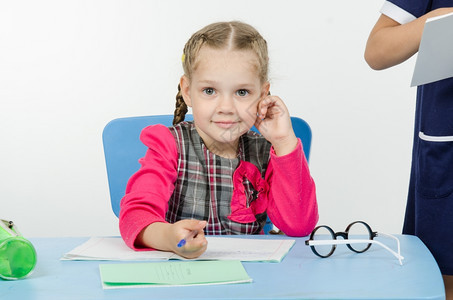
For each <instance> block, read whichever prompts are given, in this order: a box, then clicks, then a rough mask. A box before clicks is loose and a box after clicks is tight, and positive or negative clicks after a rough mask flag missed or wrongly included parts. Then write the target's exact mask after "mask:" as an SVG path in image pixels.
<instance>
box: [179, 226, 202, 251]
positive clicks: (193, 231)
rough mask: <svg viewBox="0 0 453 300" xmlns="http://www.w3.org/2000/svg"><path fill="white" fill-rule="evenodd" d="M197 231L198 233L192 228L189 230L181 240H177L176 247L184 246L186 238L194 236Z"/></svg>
mask: <svg viewBox="0 0 453 300" xmlns="http://www.w3.org/2000/svg"><path fill="white" fill-rule="evenodd" d="M197 233H198V231H197V230H192V231H191V232H189V233H188V234H187V235H186V236H185V237H184V238H183V239H182V240H180V241H179V243H178V248H181V247H182V246H184V245H185V244H186V243H187V240H188V239H189V238H191V237H194V236H196V235H197Z"/></svg>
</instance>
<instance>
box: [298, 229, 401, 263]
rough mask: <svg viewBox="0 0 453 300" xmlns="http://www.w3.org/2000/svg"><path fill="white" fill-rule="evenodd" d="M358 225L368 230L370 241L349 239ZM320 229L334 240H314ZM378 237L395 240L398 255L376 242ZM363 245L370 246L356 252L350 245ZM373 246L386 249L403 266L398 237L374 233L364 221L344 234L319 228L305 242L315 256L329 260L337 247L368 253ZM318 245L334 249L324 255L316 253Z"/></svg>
mask: <svg viewBox="0 0 453 300" xmlns="http://www.w3.org/2000/svg"><path fill="white" fill-rule="evenodd" d="M358 223H359V224H362V225H364V226H365V228H366V229H367V231H368V234H369V239H368V240H366V239H349V230H350V229H351V227H352V226H353V225H355V224H358ZM320 228H325V229H327V230H328V231H329V233H330V234H331V236H332V238H333V239H332V240H314V239H313V237H314V236H315V234H316V231H318V229H320ZM378 236H385V237H389V238H392V239H394V240H395V241H396V243H397V247H398V253H396V252H395V251H393V250H392V249H390V248H389V247H387V246H386V245H384V244H383V243H381V242H379V241H376V240H374V238H375V237H378ZM337 237H342V238H343V240H337ZM363 243H367V244H368V245H367V246H366V247H365V248H364V249H363V250H356V249H354V248H353V247H352V246H351V245H350V244H363ZM372 244H378V245H380V246H381V247H383V248H384V249H386V250H387V251H389V252H390V253H391V254H392V255H393V256H395V257H396V258H397V259H398V261H399V263H400V265H403V262H402V260H403V259H404V257H403V256H402V255H401V251H400V241H399V239H398V238H397V237H395V236H393V235H391V234H386V233H382V232H380V233H378V232H377V231H372V230H371V227H370V226H369V225H368V224H367V223H365V222H363V221H355V222H352V223H351V224H349V225H348V227H346V230H345V231H344V232H342V231H339V232H334V231H333V230H332V228H330V227H329V226H327V225H320V226H317V227H316V228H315V229H313V231H312V232H311V234H310V238H309V239H308V240H306V241H305V245H307V246H310V248H311V250H312V251H313V253H314V254H315V255H317V256H319V257H321V258H327V257H329V256H331V255H332V254H333V253H334V252H335V249H336V247H337V246H336V245H346V246H347V247H348V248H349V250H351V251H353V252H355V253H363V252H365V251H367V250H368V249H370V247H371V245H372ZM316 245H318V246H321V245H331V246H332V249H331V250H330V252H329V253H328V254H325V255H322V254H320V253H319V252H318V251H316V249H315V246H316Z"/></svg>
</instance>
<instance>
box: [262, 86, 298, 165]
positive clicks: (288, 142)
mask: <svg viewBox="0 0 453 300" xmlns="http://www.w3.org/2000/svg"><path fill="white" fill-rule="evenodd" d="M255 127H256V129H258V130H259V132H260V133H261V134H262V135H263V136H264V138H265V139H266V140H268V141H269V142H270V143H271V144H272V146H273V147H274V151H275V153H276V154H277V155H278V156H283V155H286V154H289V153H291V152H292V151H293V150H294V149H295V148H296V146H297V138H296V135H295V134H294V130H293V127H292V125H291V118H290V115H289V112H288V109H287V108H286V105H285V103H283V101H282V99H280V97H278V96H273V95H270V96H267V97H265V98H264V99H263V100H261V101H260V102H259V103H258V110H257V118H256V121H255Z"/></svg>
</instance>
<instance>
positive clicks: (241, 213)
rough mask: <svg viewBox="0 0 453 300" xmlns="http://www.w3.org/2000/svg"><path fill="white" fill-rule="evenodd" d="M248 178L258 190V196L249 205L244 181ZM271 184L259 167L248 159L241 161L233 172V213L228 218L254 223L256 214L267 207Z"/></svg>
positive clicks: (239, 221)
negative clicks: (263, 176) (264, 177)
mask: <svg viewBox="0 0 453 300" xmlns="http://www.w3.org/2000/svg"><path fill="white" fill-rule="evenodd" d="M245 179H247V180H248V181H249V182H250V183H251V184H252V185H253V188H254V189H255V190H256V191H257V192H258V196H257V198H256V199H255V200H254V201H252V202H251V203H250V206H248V205H247V196H246V194H245V186H244V181H245ZM268 190H269V185H268V184H267V182H266V181H265V180H264V179H263V178H262V177H261V173H260V171H259V170H258V168H257V167H256V166H255V165H254V164H252V163H250V162H247V161H240V163H239V166H238V167H237V169H236V170H235V171H234V173H233V196H232V197H231V214H230V215H229V216H228V219H230V220H232V221H234V222H238V223H252V222H255V221H256V217H255V216H256V215H258V214H261V213H263V212H264V211H265V210H266V208H267V202H268V195H267V194H268Z"/></svg>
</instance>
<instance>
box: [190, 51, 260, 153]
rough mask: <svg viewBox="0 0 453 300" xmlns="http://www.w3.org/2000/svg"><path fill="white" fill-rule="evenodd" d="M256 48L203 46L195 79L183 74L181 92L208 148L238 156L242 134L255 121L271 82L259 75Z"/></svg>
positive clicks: (199, 54)
mask: <svg viewBox="0 0 453 300" xmlns="http://www.w3.org/2000/svg"><path fill="white" fill-rule="evenodd" d="M257 65H258V59H257V57H256V54H255V53H254V52H252V51H249V50H246V51H241V50H239V51H238V50H234V51H233V50H219V49H213V48H210V47H202V48H201V49H200V51H199V53H198V59H197V62H196V65H195V67H194V70H193V72H192V75H191V79H190V81H189V78H187V77H186V76H183V77H182V78H181V92H182V95H183V97H184V101H185V102H186V104H187V106H189V107H192V113H193V118H194V122H195V128H196V129H197V132H198V134H199V135H200V136H201V138H202V139H203V141H204V143H205V145H206V146H207V147H208V149H209V150H210V151H211V152H213V153H215V154H218V155H221V156H224V157H229V158H233V157H236V152H237V147H238V140H239V137H240V136H241V135H242V134H244V133H245V132H247V131H248V130H249V129H250V128H251V127H252V126H253V125H254V123H255V120H256V112H257V105H258V102H259V101H260V100H261V99H263V98H264V97H265V96H266V95H267V93H268V91H269V83H268V82H265V83H262V82H261V80H260V78H259V76H258V70H257Z"/></svg>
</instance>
